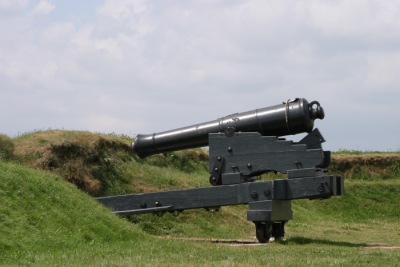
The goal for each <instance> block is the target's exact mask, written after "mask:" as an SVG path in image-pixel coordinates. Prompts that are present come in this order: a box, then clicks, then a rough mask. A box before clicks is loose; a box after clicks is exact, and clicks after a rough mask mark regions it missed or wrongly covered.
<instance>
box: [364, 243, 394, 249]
mask: <svg viewBox="0 0 400 267" xmlns="http://www.w3.org/2000/svg"><path fill="white" fill-rule="evenodd" d="M364 248H365V249H385V250H400V246H389V245H386V244H380V243H371V244H367V246H366V247H364Z"/></svg>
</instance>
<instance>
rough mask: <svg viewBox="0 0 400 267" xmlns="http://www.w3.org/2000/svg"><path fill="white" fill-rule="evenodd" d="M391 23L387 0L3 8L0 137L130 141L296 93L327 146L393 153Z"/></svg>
mask: <svg viewBox="0 0 400 267" xmlns="http://www.w3.org/2000/svg"><path fill="white" fill-rule="evenodd" d="M399 18H400V1H397V0H385V1H382V0H376V1H374V0H354V1H340V0H337V1H313V0H307V1H305V0H304V1H302V0H276V1H272V0H271V1H267V0H259V1H257V0H255V1H242V0H215V1H212V0H207V1H206V0H202V1H200V0H198V1H194V0H185V1H181V0H170V1H166V0H157V1H156V0H154V1H141V0H123V1H122V0H118V1H108V0H105V1H100V0H88V1H79V0H68V1H64V0H53V1H50V0H39V1H38V0H0V36H1V37H0V38H1V39H0V40H1V42H0V92H1V97H0V112H1V115H0V125H1V128H0V132H1V133H4V134H7V135H9V136H17V135H20V134H23V133H26V132H31V131H35V130H47V129H65V130H89V131H93V132H102V133H112V132H114V133H117V134H127V135H130V136H135V135H136V134H138V133H152V132H158V131H164V130H169V129H173V128H177V127H181V126H186V125H191V124H196V123H200V122H203V121H209V120H214V119H216V118H220V117H222V116H225V115H229V114H232V113H236V112H243V111H248V110H253V109H256V108H262V107H266V106H272V105H276V104H280V103H282V101H285V100H287V99H289V98H295V97H303V98H306V99H308V100H309V101H312V100H318V101H319V102H320V103H321V105H322V106H323V107H324V109H325V113H326V117H325V119H324V120H323V121H316V123H315V124H316V127H318V128H319V129H320V131H321V132H322V133H323V135H324V137H325V139H326V140H327V143H325V144H324V148H325V149H331V150H339V149H356V150H369V151H370V150H381V151H388V150H389V151H400V141H399V140H400V119H399V117H400V108H399V105H400V19H399ZM290 138H292V139H294V140H297V139H298V138H297V136H294V137H290Z"/></svg>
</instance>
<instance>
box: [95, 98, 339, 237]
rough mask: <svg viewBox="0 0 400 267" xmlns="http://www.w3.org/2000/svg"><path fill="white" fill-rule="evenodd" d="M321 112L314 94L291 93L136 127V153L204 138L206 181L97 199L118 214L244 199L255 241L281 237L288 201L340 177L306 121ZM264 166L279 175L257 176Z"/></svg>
mask: <svg viewBox="0 0 400 267" xmlns="http://www.w3.org/2000/svg"><path fill="white" fill-rule="evenodd" d="M324 117H325V114H324V110H323V108H322V107H321V105H320V103H319V102H318V101H312V102H308V101H307V100H306V99H303V98H295V99H293V100H288V101H286V102H283V103H282V104H279V105H275V106H271V107H266V108H261V109H256V110H253V111H248V112H243V113H236V114H232V115H229V116H225V117H222V118H220V119H216V120H213V121H209V122H205V123H200V124H195V125H192V126H187V127H183V128H179V129H175V130H170V131H165V132H161V133H154V134H147V135H143V134H139V135H137V137H136V139H135V141H134V142H133V144H132V149H133V151H134V152H135V153H136V154H137V155H138V156H139V157H141V158H145V157H148V156H151V155H153V154H157V153H166V152H170V151H176V150H181V149H187V148H195V147H203V146H207V145H208V146H209V173H210V176H209V182H210V184H211V185H212V186H211V187H205V188H195V189H184V190H172V191H165V192H153V193H142V194H128V195H121V196H108V197H100V198H97V200H98V201H100V202H101V203H102V204H104V205H105V206H106V207H108V208H110V209H111V210H112V211H113V212H114V213H116V214H118V215H121V216H126V215H137V214H143V213H155V214H158V215H162V214H164V213H165V212H172V213H179V212H182V211H184V210H188V209H198V208H205V209H211V208H215V207H221V206H229V205H241V204H248V211H247V220H249V221H252V222H253V223H254V224H255V228H256V238H257V240H258V241H259V242H260V243H266V242H268V241H269V240H270V238H271V237H273V238H275V239H280V238H283V237H284V234H285V224H286V223H287V222H288V221H289V220H291V219H292V218H293V212H292V210H291V201H292V200H295V199H326V198H330V197H332V196H339V195H342V194H343V192H344V183H343V177H341V176H335V175H330V174H328V172H327V170H326V168H327V167H328V165H329V163H330V152H329V151H323V149H322V145H321V144H322V143H323V142H325V139H324V138H323V136H322V134H321V133H320V132H319V130H318V129H317V128H314V121H315V120H316V119H324ZM299 133H307V135H306V136H305V137H304V138H302V139H301V140H300V141H298V142H294V141H291V140H286V138H284V136H287V135H294V134H299ZM268 172H275V173H276V172H279V173H283V174H286V175H287V177H286V179H276V180H262V179H260V175H262V174H264V173H268ZM258 180H261V181H258Z"/></svg>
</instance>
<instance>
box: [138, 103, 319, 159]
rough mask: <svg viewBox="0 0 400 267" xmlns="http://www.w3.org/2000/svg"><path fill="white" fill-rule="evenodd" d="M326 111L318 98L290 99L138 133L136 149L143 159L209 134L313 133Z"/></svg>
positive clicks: (204, 140)
mask: <svg viewBox="0 0 400 267" xmlns="http://www.w3.org/2000/svg"><path fill="white" fill-rule="evenodd" d="M324 116H325V114H324V110H323V108H322V107H321V105H320V104H319V103H318V102H317V101H313V102H311V103H308V101H307V100H306V99H299V98H296V99H294V100H288V101H287V102H285V103H283V104H280V105H276V106H272V107H266V108H262V109H256V110H253V111H248V112H243V113H236V114H232V115H229V116H226V117H223V118H220V119H217V120H213V121H209V122H205V123H201V124H196V125H192V126H187V127H183V128H179V129H176V130H171V131H166V132H161V133H154V134H147V135H143V134H139V135H137V137H136V141H135V142H134V143H133V151H134V152H135V153H136V154H137V155H138V156H139V157H141V158H145V157H147V156H150V155H153V154H156V153H162V152H169V151H175V150H180V149H187V148H194V147H202V146H207V145H208V135H209V134H210V133H219V132H223V133H226V134H227V135H231V134H233V133H235V132H259V133H260V134H262V135H265V136H284V135H289V134H297V133H302V132H310V131H311V130H312V129H313V127H314V120H315V119H323V118H324Z"/></svg>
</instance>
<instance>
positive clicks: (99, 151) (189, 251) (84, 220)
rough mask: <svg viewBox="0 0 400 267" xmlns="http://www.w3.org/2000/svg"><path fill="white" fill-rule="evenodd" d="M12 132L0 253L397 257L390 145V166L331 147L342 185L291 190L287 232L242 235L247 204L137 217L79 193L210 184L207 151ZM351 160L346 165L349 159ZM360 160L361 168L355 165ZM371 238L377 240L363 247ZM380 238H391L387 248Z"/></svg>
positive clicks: (124, 261)
mask: <svg viewBox="0 0 400 267" xmlns="http://www.w3.org/2000/svg"><path fill="white" fill-rule="evenodd" d="M6 141H7V143H9V141H10V140H9V139H7V138H6ZM12 141H13V144H14V147H13V153H12V156H10V157H9V159H12V160H13V161H14V163H10V162H4V161H3V162H2V161H1V160H2V159H0V203H1V204H0V264H4V265H31V264H32V265H38V266H39V265H40V266H43V265H51V266H54V265H64V266H65V265H70V266H76V265H95V266H99V265H100V266H104V265H105V266H109V265H118V266H132V265H138V266H147V265H151V266H154V265H156V266H160V265H167V266H171V265H174V266H188V265H191V266H192V265H193V266H205V265H207V266H213V265H214V266H221V265H222V266H227V265H228V266H254V265H274V266H275V265H277V266H298V265H346V266H357V265H358V266H364V265H377V266H379V265H387V266H396V264H397V263H398V262H399V261H400V250H399V249H395V248H396V247H397V246H400V243H399V242H398V240H400V223H399V218H400V212H399V211H400V202H399V201H398V196H399V195H400V176H399V175H396V172H393V171H392V172H390V171H387V170H388V168H389V169H390V168H393V170H395V169H396V166H397V164H398V157H399V154H398V153H389V154H388V155H389V156H393V157H394V159H391V161H390V162H391V163H390V164H386V163H387V162H389V161H388V160H386V159H385V160H384V162H385V164H386V165H383V163H382V162H381V163H379V164H375V163H374V162H372V163H371V162H370V161H369V160H365V159H366V158H371V157H375V158H378V159H379V158H380V157H382V156H385V157H386V155H383V154H379V155H368V154H365V153H356V154H354V153H353V154H354V155H353V154H349V153H339V154H337V153H335V154H334V155H333V169H336V170H337V171H338V172H339V173H342V174H345V175H346V179H345V190H346V194H345V195H344V196H341V197H334V198H331V199H328V200H324V201H318V200H313V201H309V200H296V201H293V211H294V219H293V220H292V221H290V222H289V223H288V224H287V228H286V237H287V241H285V242H282V243H272V244H268V245H266V246H248V245H246V244H247V243H248V242H250V244H252V245H254V243H251V242H255V243H256V240H255V237H254V225H253V224H252V223H251V222H248V221H247V220H246V209H247V207H246V206H237V207H224V208H222V210H221V211H220V212H216V213H210V212H206V211H204V210H193V211H185V212H184V213H183V214H182V215H180V216H179V217H174V216H173V215H172V214H166V215H165V216H164V217H157V216H153V215H143V216H135V217H132V218H130V220H131V221H132V222H134V224H132V223H129V222H128V221H126V220H124V219H121V218H118V217H117V216H114V215H113V214H111V213H110V212H109V211H108V210H106V209H105V208H104V207H102V206H101V205H99V204H98V203H97V202H96V201H94V200H93V199H92V198H91V197H90V196H89V195H88V194H85V193H83V192H82V191H85V192H87V193H90V194H92V195H95V196H96V195H114V194H123V193H130V192H134V193H139V192H149V191H162V190H170V189H176V188H193V187H203V186H209V184H208V179H207V177H208V171H207V165H208V163H207V154H206V153H205V152H204V151H202V150H188V151H180V152H174V153H166V154H160V155H155V156H152V157H149V158H147V159H144V160H143V159H139V158H137V157H136V156H135V155H132V154H131V152H130V142H131V140H130V139H129V138H126V137H124V136H115V135H102V134H93V133H88V132H68V131H44V132H36V133H31V134H27V135H24V136H21V137H18V138H15V139H13V140H12ZM342 155H343V156H342ZM340 157H342V159H340ZM360 158H364V160H360ZM349 159H350V160H351V164H347V163H346V164H344V162H346V161H347V162H348V161H349ZM3 160H4V158H3ZM340 162H341V163H340ZM378 162H379V161H378ZM335 164H336V165H335ZM374 164H375V165H374ZM22 165H25V167H24V166H22ZM355 165H357V166H359V169H360V171H359V173H361V174H363V175H361V176H357V175H353V174H355V173H357V172H355V169H354V166H355ZM346 166H347V167H346ZM372 166H373V167H374V168H375V169H371V168H372ZM379 166H384V167H382V168H380V167H379ZM34 169H39V170H34ZM385 172H386V173H388V175H387V176H384V175H383V174H384V173H385ZM389 174H390V175H389ZM263 179H270V177H263ZM66 181H68V182H66ZM89 181H90V182H89ZM93 184H95V185H96V186H93ZM77 188H79V189H81V190H78V189H77ZM154 235H156V236H159V237H154ZM215 239H218V240H219V241H218V243H213V242H212V240H215ZM221 239H222V240H221ZM225 239H229V241H227V242H225V241H224V240H225ZM237 239H244V240H246V242H247V243H246V242H242V241H238V242H235V241H234V240H237ZM377 243H379V244H378V245H377V247H378V249H370V247H372V245H376V244H377ZM383 244H384V245H385V246H392V247H394V249H391V250H389V249H388V250H382V249H380V248H379V247H382V246H383ZM231 245H237V246H231Z"/></svg>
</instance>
